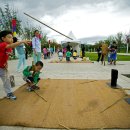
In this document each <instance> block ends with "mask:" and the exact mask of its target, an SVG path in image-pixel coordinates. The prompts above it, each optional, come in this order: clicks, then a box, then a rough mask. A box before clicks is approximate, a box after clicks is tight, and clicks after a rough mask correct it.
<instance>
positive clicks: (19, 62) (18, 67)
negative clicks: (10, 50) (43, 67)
mask: <svg viewBox="0 0 130 130" xmlns="http://www.w3.org/2000/svg"><path fill="white" fill-rule="evenodd" d="M22 64H23V69H25V67H26V59H25V54H21V55H19V61H18V65H17V71H19V70H20V67H21V65H22Z"/></svg>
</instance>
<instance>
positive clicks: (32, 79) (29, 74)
mask: <svg viewBox="0 0 130 130" xmlns="http://www.w3.org/2000/svg"><path fill="white" fill-rule="evenodd" d="M42 68H43V63H42V62H41V61H37V62H36V64H35V65H32V66H27V68H25V69H24V70H23V79H24V80H25V81H26V82H27V84H28V87H27V89H28V91H29V92H30V91H34V90H35V89H39V87H38V86H36V84H37V83H38V81H39V80H40V78H39V75H40V73H41V72H40V70H41V69H42Z"/></svg>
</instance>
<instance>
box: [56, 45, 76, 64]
mask: <svg viewBox="0 0 130 130" xmlns="http://www.w3.org/2000/svg"><path fill="white" fill-rule="evenodd" d="M58 57H59V60H60V61H62V60H63V57H64V58H66V61H67V62H70V57H73V58H74V60H76V59H77V51H76V50H74V51H73V49H70V48H66V47H64V48H63V49H60V50H59V51H58Z"/></svg>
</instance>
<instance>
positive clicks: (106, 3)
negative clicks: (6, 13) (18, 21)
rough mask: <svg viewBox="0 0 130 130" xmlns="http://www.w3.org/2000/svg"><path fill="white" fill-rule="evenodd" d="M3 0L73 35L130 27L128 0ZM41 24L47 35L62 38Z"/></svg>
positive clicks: (0, 2)
mask: <svg viewBox="0 0 130 130" xmlns="http://www.w3.org/2000/svg"><path fill="white" fill-rule="evenodd" d="M5 3H9V4H10V5H11V6H12V7H13V8H15V9H18V11H19V12H20V13H23V12H26V13H28V14H30V15H32V16H33V17H35V18H37V19H39V20H41V21H42V22H44V23H46V24H48V25H50V26H51V27H53V28H55V29H56V30H58V31H60V32H62V33H64V34H66V35H68V33H69V32H70V31H72V32H73V33H74V35H75V36H76V38H77V39H78V38H84V37H91V36H108V35H112V34H116V33H118V32H124V33H128V32H129V30H130V0H0V6H1V7H4V4H5ZM23 16H24V15H23ZM23 16H22V17H23ZM24 18H27V16H24ZM28 20H30V21H33V20H32V19H31V18H28ZM35 24H38V23H37V22H35ZM39 25H40V24H39ZM41 27H42V28H43V29H44V32H46V33H48V36H50V37H54V38H56V39H57V40H58V41H59V40H63V39H65V37H63V36H61V35H59V34H58V33H56V32H54V31H52V30H50V29H48V28H45V27H44V26H43V25H41Z"/></svg>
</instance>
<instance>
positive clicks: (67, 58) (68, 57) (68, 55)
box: [66, 50, 72, 62]
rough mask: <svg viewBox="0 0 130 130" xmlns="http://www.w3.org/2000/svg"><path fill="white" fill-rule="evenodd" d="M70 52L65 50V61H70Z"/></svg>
mask: <svg viewBox="0 0 130 130" xmlns="http://www.w3.org/2000/svg"><path fill="white" fill-rule="evenodd" d="M71 55H72V54H71V52H70V51H69V50H68V51H67V52H66V61H67V62H70V57H71Z"/></svg>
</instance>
